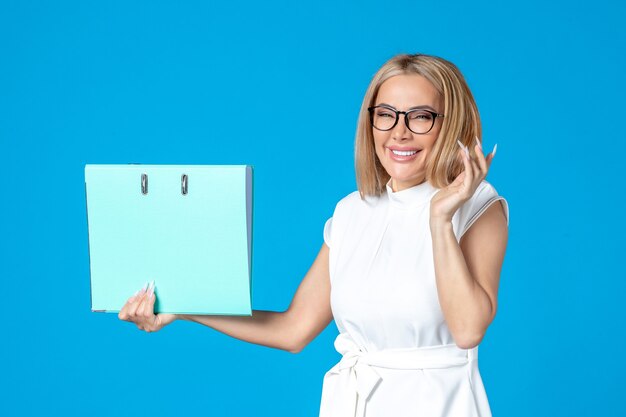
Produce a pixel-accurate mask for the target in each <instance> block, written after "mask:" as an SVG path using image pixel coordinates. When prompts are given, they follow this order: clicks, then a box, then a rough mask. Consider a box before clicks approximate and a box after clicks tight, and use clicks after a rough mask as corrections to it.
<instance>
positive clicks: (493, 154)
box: [491, 143, 498, 156]
mask: <svg viewBox="0 0 626 417" xmlns="http://www.w3.org/2000/svg"><path fill="white" fill-rule="evenodd" d="M496 149H498V144H497V143H496V145H495V146H494V147H493V151H491V154H492V156H496Z"/></svg>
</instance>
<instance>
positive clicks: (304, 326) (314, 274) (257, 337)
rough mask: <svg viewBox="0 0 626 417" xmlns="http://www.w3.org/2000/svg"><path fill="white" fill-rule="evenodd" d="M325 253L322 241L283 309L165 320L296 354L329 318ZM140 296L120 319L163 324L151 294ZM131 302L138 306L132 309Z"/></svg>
mask: <svg viewBox="0 0 626 417" xmlns="http://www.w3.org/2000/svg"><path fill="white" fill-rule="evenodd" d="M328 252H329V249H328V247H327V246H326V244H323V245H322V248H321V250H320V251H319V253H318V255H317V258H316V259H315V261H314V262H313V265H312V266H311V268H310V269H309V271H308V272H307V274H306V276H305V277H304V279H303V281H302V282H301V283H300V286H299V287H298V290H297V291H296V294H295V296H294V298H293V300H292V302H291V304H290V306H289V309H288V310H287V311H285V312H273V311H262V310H254V311H253V312H252V316H243V317H242V316H207V315H187V314H179V315H170V317H171V320H167V323H168V324H169V323H171V322H172V321H174V320H176V319H178V320H187V321H192V322H196V323H199V324H203V325H205V326H208V327H211V328H213V329H215V330H217V331H219V332H222V333H224V334H227V335H229V336H232V337H234V338H237V339H240V340H244V341H246V342H250V343H255V344H259V345H263V346H268V347H272V348H276V349H282V350H286V351H288V352H291V353H298V352H300V351H301V350H302V349H304V347H305V346H306V345H307V344H308V343H309V342H310V341H311V340H313V339H314V338H315V337H316V336H317V335H318V334H319V333H320V332H321V331H322V330H324V328H326V326H327V325H328V324H329V323H330V321H331V320H332V312H331V310H330V277H329V272H328ZM143 297H144V298H143V299H139V300H137V301H135V302H132V303H130V304H129V303H127V305H126V306H124V308H123V309H122V311H121V312H120V319H122V320H127V321H134V322H136V323H137V325H138V327H139V328H140V329H142V330H146V331H155V330H159V329H160V328H162V327H163V326H162V325H160V323H161V320H159V319H158V317H160V316H165V315H162V314H158V315H156V316H155V315H154V314H153V312H154V297H152V302H149V301H148V302H143V301H142V300H145V298H146V295H143ZM131 298H132V297H131ZM129 302H130V300H129ZM142 302H143V304H141V303H142ZM132 304H140V305H139V306H137V307H135V308H134V309H133V305H132ZM140 320H141V321H140ZM153 323H154V325H153ZM153 326H154V327H153Z"/></svg>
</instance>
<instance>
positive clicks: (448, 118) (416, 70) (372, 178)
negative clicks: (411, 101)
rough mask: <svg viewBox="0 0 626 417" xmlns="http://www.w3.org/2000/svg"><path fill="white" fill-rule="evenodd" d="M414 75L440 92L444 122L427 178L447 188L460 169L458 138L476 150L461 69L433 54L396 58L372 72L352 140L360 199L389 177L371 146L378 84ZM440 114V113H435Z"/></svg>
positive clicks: (475, 119)
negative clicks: (397, 77)
mask: <svg viewBox="0 0 626 417" xmlns="http://www.w3.org/2000/svg"><path fill="white" fill-rule="evenodd" d="M406 74H418V75H421V76H423V77H425V78H426V79H427V80H428V81H430V83H431V84H432V85H433V86H434V87H435V88H436V89H437V91H439V94H441V95H442V97H443V101H444V108H443V113H444V115H445V116H444V117H443V119H442V120H443V124H442V126H441V130H440V131H439V136H438V137H437V140H436V141H435V143H434V145H433V149H432V150H431V152H430V154H429V158H428V160H427V162H426V180H427V181H429V182H430V183H431V184H432V185H433V186H435V187H437V188H443V187H445V186H447V185H448V184H450V183H451V182H452V181H454V179H455V178H456V177H457V175H459V174H460V173H461V172H462V171H463V169H464V168H463V162H462V161H461V160H460V159H459V158H458V151H459V146H458V144H457V143H456V141H457V139H458V140H460V141H461V143H463V144H464V145H465V146H467V147H468V148H469V150H470V153H472V155H473V152H474V145H475V144H476V142H475V139H474V138H475V137H478V140H479V141H481V124H480V116H479V115H478V108H477V107H476V102H475V101H474V97H473V95H472V92H471V91H470V89H469V86H468V85H467V82H466V81H465V78H464V77H463V75H462V74H461V72H460V71H459V69H458V68H457V67H456V66H455V65H454V64H453V63H451V62H449V61H447V60H445V59H443V58H439V57H436V56H432V55H424V54H413V55H408V54H400V55H396V56H394V57H393V58H391V59H390V60H388V61H387V62H385V64H384V65H383V66H382V67H381V68H380V69H379V70H378V72H376V74H374V77H373V78H372V81H371V82H370V85H369V87H368V88H367V91H366V93H365V97H364V98H363V103H362V104H361V111H360V113H359V119H358V122H357V130H356V138H355V168H356V180H357V187H358V189H359V193H360V195H361V198H362V199H363V198H364V197H365V196H366V195H371V196H379V195H381V194H382V193H383V192H384V191H385V185H386V184H387V181H389V178H390V176H389V174H388V173H387V171H385V168H384V167H383V166H382V164H381V163H380V160H379V159H378V156H377V155H376V150H375V148H374V135H373V132H372V125H371V122H370V118H369V112H368V110H367V108H368V107H370V106H373V105H374V104H375V101H376V97H377V95H378V90H379V89H380V86H381V84H382V83H383V82H384V81H386V80H387V79H389V78H391V77H393V76H396V75H406ZM439 111H441V110H439Z"/></svg>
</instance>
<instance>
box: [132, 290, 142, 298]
mask: <svg viewBox="0 0 626 417" xmlns="http://www.w3.org/2000/svg"><path fill="white" fill-rule="evenodd" d="M140 291H141V290H139V291H137V292H136V293H134V294H133V297H137V295H139V292H140Z"/></svg>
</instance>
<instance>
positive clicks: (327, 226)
mask: <svg viewBox="0 0 626 417" xmlns="http://www.w3.org/2000/svg"><path fill="white" fill-rule="evenodd" d="M332 226H333V218H332V217H331V218H330V219H328V220H326V224H324V243H326V246H328V247H329V248H330V247H331V245H330V242H331V239H330V236H331V233H330V232H331V229H332Z"/></svg>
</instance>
